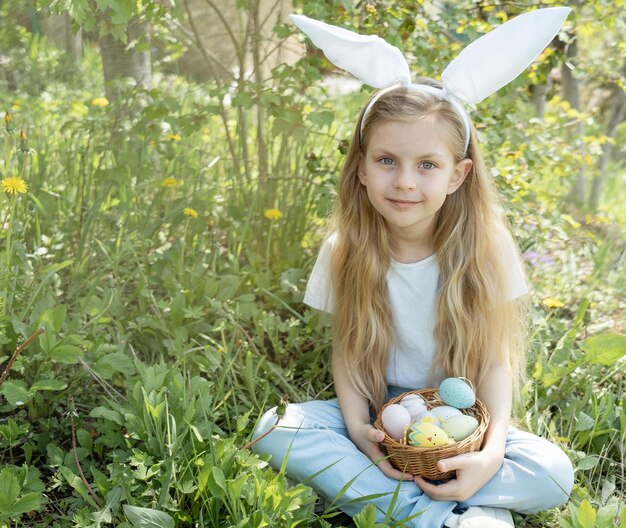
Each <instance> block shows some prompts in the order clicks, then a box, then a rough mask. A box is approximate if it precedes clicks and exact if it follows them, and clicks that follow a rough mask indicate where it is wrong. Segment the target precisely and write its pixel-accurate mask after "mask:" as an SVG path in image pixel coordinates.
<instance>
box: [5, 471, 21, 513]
mask: <svg viewBox="0 0 626 528" xmlns="http://www.w3.org/2000/svg"><path fill="white" fill-rule="evenodd" d="M19 494H20V484H19V482H18V481H17V477H16V476H15V475H14V474H13V470H12V468H10V467H7V468H5V469H3V470H2V471H0V515H10V514H11V506H12V505H13V503H14V502H15V500H16V499H17V496H18V495H19Z"/></svg>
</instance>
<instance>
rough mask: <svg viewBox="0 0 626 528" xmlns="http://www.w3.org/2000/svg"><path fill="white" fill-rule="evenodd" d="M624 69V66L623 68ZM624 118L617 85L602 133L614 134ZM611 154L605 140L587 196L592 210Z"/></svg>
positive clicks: (624, 95)
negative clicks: (589, 193) (589, 192)
mask: <svg viewBox="0 0 626 528" xmlns="http://www.w3.org/2000/svg"><path fill="white" fill-rule="evenodd" d="M624 69H625V70H626V66H625V68H624ZM624 119H626V92H624V90H622V88H620V87H619V86H618V87H616V89H615V92H614V94H613V96H612V97H611V107H610V110H609V118H608V120H607V123H606V129H605V131H604V135H605V136H606V137H608V138H612V137H614V136H615V130H616V129H617V126H618V125H619V124H620V123H621V122H622V121H624ZM612 154H613V143H611V142H610V141H607V142H606V143H605V144H604V145H602V155H601V156H600V159H599V160H598V173H597V174H596V176H595V178H594V179H593V183H592V185H591V195H590V197H589V207H590V208H591V210H592V211H595V210H596V209H597V208H598V203H599V202H600V193H601V190H602V182H603V181H604V174H605V172H606V168H607V165H608V163H609V160H610V159H611V155H612Z"/></svg>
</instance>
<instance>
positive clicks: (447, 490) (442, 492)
mask: <svg viewBox="0 0 626 528" xmlns="http://www.w3.org/2000/svg"><path fill="white" fill-rule="evenodd" d="M413 480H414V482H415V484H417V485H418V487H419V488H420V489H421V490H422V491H423V492H424V493H426V495H428V496H429V497H430V498H431V499H434V500H456V491H457V490H456V488H457V484H456V481H455V480H450V481H448V482H446V483H445V484H433V483H431V482H428V481H426V480H424V479H423V478H422V477H420V476H416V477H415V478H414V479H413Z"/></svg>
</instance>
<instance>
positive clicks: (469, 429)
mask: <svg viewBox="0 0 626 528" xmlns="http://www.w3.org/2000/svg"><path fill="white" fill-rule="evenodd" d="M441 428H442V429H443V430H444V431H445V432H446V434H447V435H448V436H449V437H450V438H453V439H454V440H455V441H456V442H460V441H461V440H465V439H466V438H467V437H468V436H469V435H471V434H472V433H473V432H474V431H476V429H478V420H477V419H476V418H474V417H473V416H468V415H467V414H460V415H458V416H451V417H450V418H448V419H447V420H446V421H445V422H443V424H441Z"/></svg>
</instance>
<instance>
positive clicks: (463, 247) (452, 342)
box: [331, 79, 526, 410]
mask: <svg viewBox="0 0 626 528" xmlns="http://www.w3.org/2000/svg"><path fill="white" fill-rule="evenodd" d="M417 82H418V83H420V84H430V85H432V86H437V87H439V86H440V85H439V84H438V83H437V82H436V81H433V80H432V79H420V80H419V81H417ZM427 117H428V118H431V117H432V118H434V119H436V122H437V123H441V125H442V126H444V127H445V129H446V131H447V132H448V136H449V138H450V141H449V145H448V147H449V148H450V151H451V152H452V154H453V156H454V159H455V163H458V162H460V161H461V160H463V159H465V158H469V159H471V160H472V162H473V165H472V168H471V170H470V172H469V173H468V174H467V177H466V179H465V181H464V182H463V184H462V185H461V187H460V188H459V189H458V190H457V191H456V192H454V193H453V194H451V195H449V196H448V197H447V198H446V201H445V202H444V204H443V206H442V207H441V209H440V210H439V212H438V214H437V217H436V220H435V225H434V233H433V237H434V250H435V253H436V258H437V263H438V265H439V271H440V281H439V289H438V294H437V308H436V309H437V322H436V326H435V341H436V344H437V351H436V356H435V361H434V363H433V369H431V373H430V374H431V375H435V374H436V375H437V376H464V377H466V378H468V379H470V380H471V381H472V382H473V383H474V386H475V387H478V386H479V385H480V383H481V381H482V379H483V377H484V374H485V373H486V371H487V369H488V368H489V366H490V365H492V364H496V363H500V364H502V363H503V362H504V361H505V360H506V361H507V362H508V365H506V366H507V367H508V368H510V369H511V372H512V375H513V380H514V385H515V387H519V382H520V381H521V378H522V376H523V368H522V365H523V360H524V341H525V339H524V337H525V335H524V334H525V322H526V317H525V313H524V312H525V302H524V300H523V299H522V300H517V301H511V300H510V299H509V295H510V294H509V292H508V284H507V279H508V277H509V276H510V275H509V274H508V273H507V269H508V267H510V265H511V263H510V262H507V261H505V259H506V256H507V255H508V256H510V255H511V254H514V253H512V252H511V251H506V250H505V248H506V247H507V246H506V245H507V244H510V245H511V247H515V245H514V242H513V241H512V237H511V235H510V232H509V230H508V228H507V226H506V223H505V221H504V219H503V218H502V215H501V213H500V211H499V207H498V200H497V198H496V193H495V190H494V186H493V183H492V182H491V179H490V178H489V175H488V173H487V169H486V167H485V164H484V161H483V158H482V155H481V153H480V150H479V148H478V145H477V143H476V136H475V130H474V128H473V127H472V130H471V135H470V144H469V147H468V151H467V153H465V152H464V150H463V147H464V139H465V138H464V127H463V123H462V121H461V118H460V116H459V115H458V113H457V111H456V110H455V109H454V107H453V106H452V105H451V104H450V103H449V102H448V101H445V100H442V99H439V98H437V97H435V96H433V95H431V94H428V93H425V92H421V91H417V90H412V89H405V88H398V89H397V90H392V91H390V92H388V93H386V94H384V95H383V96H382V97H380V99H378V101H376V102H375V104H374V105H373V106H372V108H370V110H369V112H368V114H367V116H366V117H365V120H364V122H363V127H362V135H361V140H359V124H357V126H356V128H355V132H354V134H353V137H352V142H351V144H350V148H349V151H348V154H347V158H346V161H345V164H344V167H343V170H342V174H341V180H340V182H339V189H338V198H337V201H336V204H335V210H334V213H333V221H332V228H331V232H333V233H335V232H336V233H337V237H336V242H335V245H334V247H333V251H332V256H331V278H332V284H333V292H334V310H333V334H334V340H335V346H336V347H337V351H338V353H339V354H340V356H339V359H340V360H343V361H344V362H345V365H346V372H347V373H348V376H349V378H350V380H351V382H352V383H353V385H354V387H355V388H356V389H357V390H358V392H359V393H361V394H362V395H363V396H364V397H366V398H367V399H368V400H369V401H370V403H371V404H372V406H373V407H374V409H376V410H378V409H380V407H381V406H382V404H383V403H384V399H385V396H386V392H387V380H386V365H387V359H388V356H389V351H390V349H391V347H392V345H393V342H394V338H395V336H394V331H393V325H392V315H391V308H390V304H389V297H388V291H387V272H388V269H389V265H390V261H391V258H392V250H393V239H392V237H391V235H390V233H389V231H388V229H387V226H386V223H385V219H384V218H383V217H382V216H381V215H380V214H379V213H378V212H377V211H376V210H375V209H374V207H373V206H372V205H371V203H370V201H369V198H368V196H367V191H366V188H365V186H363V185H362V184H361V182H360V181H359V178H358V170H359V163H360V162H361V161H362V160H363V159H364V156H365V153H366V151H367V145H368V141H369V140H370V138H371V136H372V133H373V131H374V129H375V127H376V126H377V125H378V124H379V123H381V122H383V121H389V120H399V121H407V120H414V119H421V118H427ZM361 119H363V113H361V117H360V119H359V123H360V122H361Z"/></svg>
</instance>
